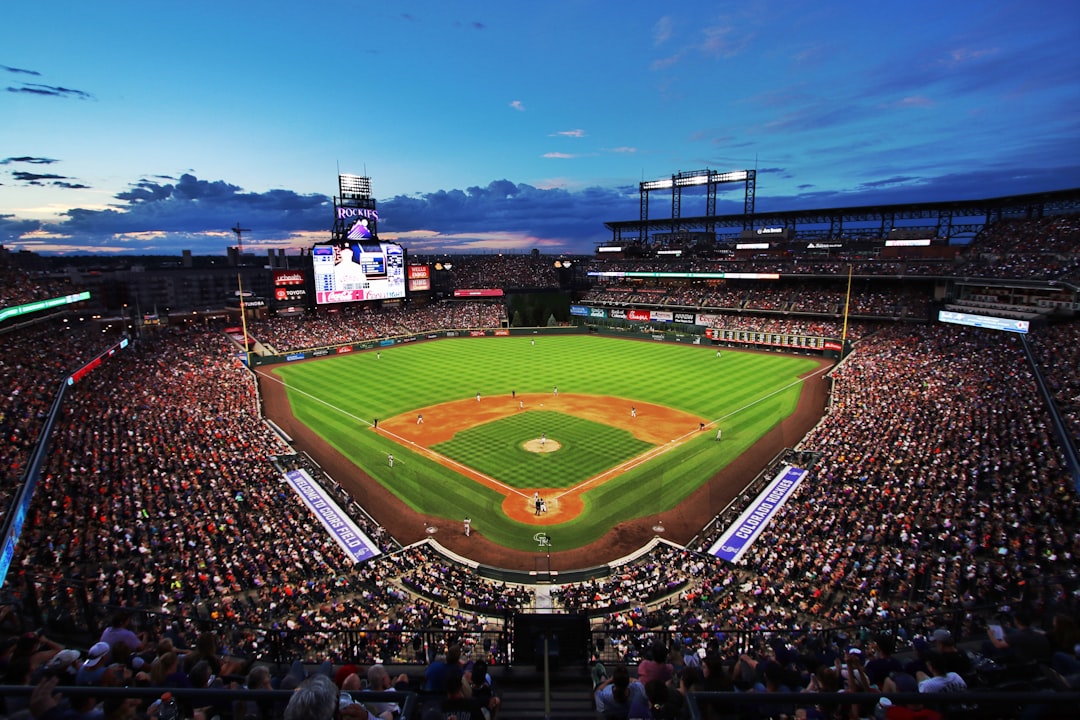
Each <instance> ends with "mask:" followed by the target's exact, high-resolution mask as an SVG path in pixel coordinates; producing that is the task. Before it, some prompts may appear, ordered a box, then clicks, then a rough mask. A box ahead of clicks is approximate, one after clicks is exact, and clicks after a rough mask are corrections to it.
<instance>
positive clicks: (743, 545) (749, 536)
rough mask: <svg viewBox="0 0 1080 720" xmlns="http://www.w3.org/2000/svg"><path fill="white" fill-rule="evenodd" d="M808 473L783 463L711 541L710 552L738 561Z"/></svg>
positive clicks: (725, 558) (724, 558) (722, 558)
mask: <svg viewBox="0 0 1080 720" xmlns="http://www.w3.org/2000/svg"><path fill="white" fill-rule="evenodd" d="M808 474H809V473H808V472H807V471H806V470H803V469H802V468H797V467H792V466H790V465H785V466H784V469H783V470H782V471H781V472H780V474H779V475H777V476H776V477H775V478H774V479H773V481H772V482H771V483H769V485H768V487H766V488H765V489H764V490H762V491H761V494H760V495H758V496H757V499H755V500H754V502H753V503H751V504H750V507H748V508H746V510H745V511H744V512H743V514H742V515H740V516H739V519H738V520H736V521H735V523H734V524H732V525H731V527H729V528H728V529H727V530H725V531H724V533H723V534H722V535H721V536H720V537H719V539H717V541H716V542H714V543H713V544H712V547H710V548H709V554H710V555H715V556H716V557H718V558H720V559H721V560H727V561H728V562H732V563H735V562H738V561H739V560H740V559H741V558H742V556H743V555H745V554H746V551H747V550H749V549H750V546H751V545H753V544H754V541H755V540H757V538H758V536H759V535H761V532H762V530H764V529H765V527H766V526H767V525H768V524H769V522H770V521H771V520H772V518H773V516H774V515H775V514H776V513H777V511H778V510H780V508H782V507H783V506H784V503H786V502H787V501H788V499H789V498H790V497H791V496H792V494H793V493H794V492H795V490H796V489H797V488H798V487H799V484H800V483H802V481H803V479H805V478H806V476H807V475H808Z"/></svg>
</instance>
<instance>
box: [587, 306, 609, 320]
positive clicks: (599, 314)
mask: <svg viewBox="0 0 1080 720" xmlns="http://www.w3.org/2000/svg"><path fill="white" fill-rule="evenodd" d="M589 317H594V318H606V317H607V311H605V310H604V308H596V307H594V308H589Z"/></svg>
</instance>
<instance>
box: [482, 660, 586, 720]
mask: <svg viewBox="0 0 1080 720" xmlns="http://www.w3.org/2000/svg"><path fill="white" fill-rule="evenodd" d="M495 683H496V685H497V691H498V693H499V695H500V697H502V706H501V707H500V709H499V714H498V716H497V717H496V720H592V718H594V717H596V712H595V706H594V705H593V698H592V681H591V680H590V679H589V675H588V673H587V672H586V671H585V669H584V668H573V669H567V670H559V671H555V672H553V673H552V674H551V699H550V713H547V712H545V708H544V676H543V674H542V673H539V672H536V671H535V670H534V669H532V668H525V669H522V668H507V669H506V670H505V671H504V673H503V674H501V675H500V676H499V677H498V678H497V679H496V680H495Z"/></svg>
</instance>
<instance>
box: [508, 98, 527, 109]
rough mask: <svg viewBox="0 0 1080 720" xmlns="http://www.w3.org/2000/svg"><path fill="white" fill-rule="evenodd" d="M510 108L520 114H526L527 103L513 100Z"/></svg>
mask: <svg viewBox="0 0 1080 720" xmlns="http://www.w3.org/2000/svg"><path fill="white" fill-rule="evenodd" d="M510 107H512V108H514V109H515V110H517V111H518V112H525V103H523V102H521V101H520V100H511V101H510Z"/></svg>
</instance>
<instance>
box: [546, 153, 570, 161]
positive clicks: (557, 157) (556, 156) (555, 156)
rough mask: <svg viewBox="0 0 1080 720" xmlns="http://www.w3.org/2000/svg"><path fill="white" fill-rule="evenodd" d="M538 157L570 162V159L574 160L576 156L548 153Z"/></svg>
mask: <svg viewBox="0 0 1080 720" xmlns="http://www.w3.org/2000/svg"><path fill="white" fill-rule="evenodd" d="M540 157H545V158H551V159H555V160H570V159H572V158H576V157H578V156H577V155H573V154H571V153H563V152H549V153H544V154H543V155H541V156H540Z"/></svg>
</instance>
